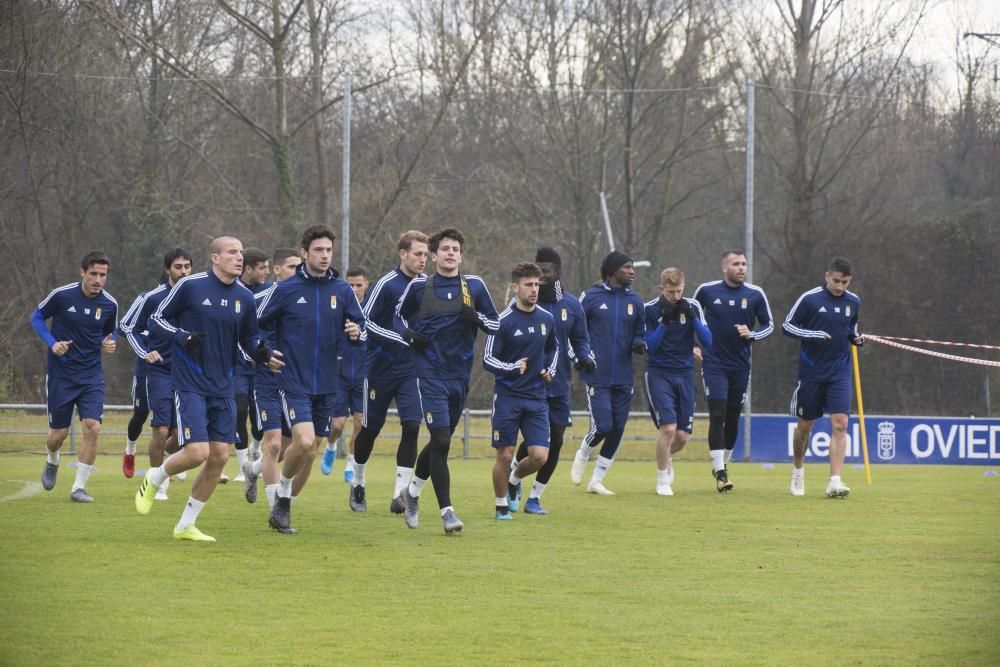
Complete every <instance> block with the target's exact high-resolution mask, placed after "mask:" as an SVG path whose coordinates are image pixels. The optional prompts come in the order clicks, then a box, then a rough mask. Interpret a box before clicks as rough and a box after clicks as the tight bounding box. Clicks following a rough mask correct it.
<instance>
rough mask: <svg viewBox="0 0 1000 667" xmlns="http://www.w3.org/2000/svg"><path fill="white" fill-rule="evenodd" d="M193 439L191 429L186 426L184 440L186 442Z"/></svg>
mask: <svg viewBox="0 0 1000 667" xmlns="http://www.w3.org/2000/svg"><path fill="white" fill-rule="evenodd" d="M190 439H191V429H189V428H188V427H186V426H185V427H184V440H185V442H186V441H188V440H190Z"/></svg>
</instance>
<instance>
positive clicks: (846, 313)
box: [844, 306, 851, 317]
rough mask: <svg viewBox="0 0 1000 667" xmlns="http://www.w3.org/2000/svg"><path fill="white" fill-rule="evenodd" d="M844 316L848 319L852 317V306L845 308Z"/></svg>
mask: <svg viewBox="0 0 1000 667" xmlns="http://www.w3.org/2000/svg"><path fill="white" fill-rule="evenodd" d="M844 315H846V316H847V317H850V316H851V307H850V306H847V307H845V308H844Z"/></svg>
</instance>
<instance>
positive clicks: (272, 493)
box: [264, 484, 278, 509]
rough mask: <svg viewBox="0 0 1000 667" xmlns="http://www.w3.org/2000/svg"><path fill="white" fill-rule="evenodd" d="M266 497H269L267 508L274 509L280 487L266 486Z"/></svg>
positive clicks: (275, 485) (274, 485)
mask: <svg viewBox="0 0 1000 667" xmlns="http://www.w3.org/2000/svg"><path fill="white" fill-rule="evenodd" d="M264 495H265V496H267V508H268V509H274V499H275V498H276V497H277V496H278V485H277V484H266V485H265V486H264Z"/></svg>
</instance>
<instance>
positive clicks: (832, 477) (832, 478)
mask: <svg viewBox="0 0 1000 667" xmlns="http://www.w3.org/2000/svg"><path fill="white" fill-rule="evenodd" d="M77 474H79V473H77ZM830 481H831V482H839V481H840V475H830Z"/></svg>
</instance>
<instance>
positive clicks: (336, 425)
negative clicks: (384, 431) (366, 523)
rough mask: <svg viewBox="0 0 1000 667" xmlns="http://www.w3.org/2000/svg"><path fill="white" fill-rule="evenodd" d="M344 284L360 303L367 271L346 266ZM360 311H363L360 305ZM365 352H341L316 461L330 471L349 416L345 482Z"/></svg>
mask: <svg viewBox="0 0 1000 667" xmlns="http://www.w3.org/2000/svg"><path fill="white" fill-rule="evenodd" d="M347 284H348V285H350V286H351V289H353V290H354V296H356V297H357V299H358V303H361V304H363V303H364V301H365V292H366V291H368V274H367V272H366V271H365V269H364V267H362V266H356V267H354V268H351V269H348V270H347ZM362 310H364V308H363V307H362ZM367 354H368V350H367V348H366V346H365V345H351V346H350V347H348V348H347V349H346V350H344V351H343V353H342V354H341V357H340V378H339V381H338V382H337V397H336V399H334V402H333V421H332V422H331V423H330V437H329V438H327V440H326V447H325V448H324V449H323V460H322V461H321V462H320V470H321V471H322V472H323V474H324V475H329V474H330V473H331V472H333V461H334V459H335V458H336V455H337V439H338V438H340V436H341V434H342V433H343V432H344V425H345V424H346V423H347V416H348V415H351V416H352V418H353V420H354V430H353V431H352V432H351V442H350V445H349V447H348V455H347V463H345V464H344V481H345V482H348V483H350V482H351V480H352V479H354V443H355V441H356V440H357V439H358V431H360V430H361V413H362V411H363V410H364V401H365V395H364V391H365V387H364V383H365V375H366V373H367V371H368V363H367ZM353 499H354V497H353V494H351V498H350V502H349V504H350V506H351V509H352V510H354V511H356V512H364V511H365V509H366V508H365V504H364V502H361V503H357V504H356V503H354V502H353Z"/></svg>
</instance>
